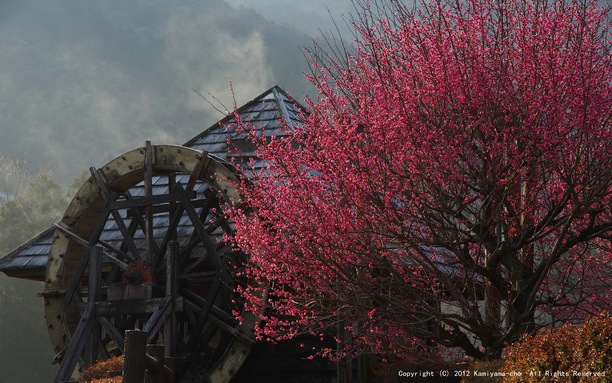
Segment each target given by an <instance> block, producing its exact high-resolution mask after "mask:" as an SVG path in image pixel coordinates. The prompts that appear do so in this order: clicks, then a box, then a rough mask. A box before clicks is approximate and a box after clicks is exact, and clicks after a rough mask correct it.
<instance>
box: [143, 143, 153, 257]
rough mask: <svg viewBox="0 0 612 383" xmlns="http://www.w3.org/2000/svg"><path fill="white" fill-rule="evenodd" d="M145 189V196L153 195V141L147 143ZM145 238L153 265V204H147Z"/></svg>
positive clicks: (148, 254) (148, 255)
mask: <svg viewBox="0 0 612 383" xmlns="http://www.w3.org/2000/svg"><path fill="white" fill-rule="evenodd" d="M144 189H145V197H148V198H150V197H151V196H152V195H153V148H152V147H151V141H147V142H146V143H145V153H144ZM145 227H146V232H145V238H146V240H147V257H146V260H147V262H148V263H149V265H153V264H154V262H155V258H154V257H155V253H154V250H153V249H154V247H153V242H154V241H155V238H153V210H152V206H151V205H147V206H145Z"/></svg>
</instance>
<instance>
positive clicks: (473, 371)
mask: <svg viewBox="0 0 612 383" xmlns="http://www.w3.org/2000/svg"><path fill="white" fill-rule="evenodd" d="M502 363H503V361H502V360H500V359H492V360H478V359H472V360H471V361H470V362H469V364H468V365H467V368H465V369H463V370H462V371H463V377H462V378H461V383H498V382H501V381H502V377H501V374H498V372H499V370H500V368H501V367H502Z"/></svg>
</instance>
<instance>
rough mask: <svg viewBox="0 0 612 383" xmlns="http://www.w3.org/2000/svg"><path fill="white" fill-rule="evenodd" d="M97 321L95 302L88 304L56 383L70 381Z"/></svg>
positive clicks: (65, 355) (56, 377)
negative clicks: (95, 320)
mask: <svg viewBox="0 0 612 383" xmlns="http://www.w3.org/2000/svg"><path fill="white" fill-rule="evenodd" d="M94 319H95V313H94V302H89V303H87V308H86V310H85V314H84V315H83V317H81V321H80V322H79V325H78V326H77V328H76V331H75V332H74V334H73V336H72V339H71V340H70V345H69V346H68V349H67V350H66V353H65V354H64V358H63V360H62V364H61V365H60V368H59V371H58V372H57V375H56V376H55V380H54V381H53V382H54V383H61V382H65V381H68V380H70V377H71V376H72V373H73V372H74V369H75V368H76V365H77V363H78V361H79V358H80V357H81V353H82V352H83V349H84V348H85V344H86V343H87V340H88V338H89V333H90V332H91V327H92V324H93V321H94Z"/></svg>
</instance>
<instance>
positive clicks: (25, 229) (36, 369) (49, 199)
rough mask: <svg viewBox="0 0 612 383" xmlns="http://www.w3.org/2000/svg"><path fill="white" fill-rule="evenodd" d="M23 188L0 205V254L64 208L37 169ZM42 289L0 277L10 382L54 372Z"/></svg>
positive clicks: (60, 195) (0, 345) (1, 351)
mask: <svg viewBox="0 0 612 383" xmlns="http://www.w3.org/2000/svg"><path fill="white" fill-rule="evenodd" d="M0 168H1V166H0ZM16 177H17V178H18V179H17V180H16V181H15V180H10V179H6V180H3V182H4V181H6V183H7V184H12V183H14V182H21V181H20V179H21V176H20V175H16ZM24 189H25V190H23V191H22V192H20V193H17V196H16V197H15V198H14V199H12V200H8V201H5V203H4V204H3V205H2V206H1V207H0V253H1V254H2V255H4V254H6V253H7V252H9V251H10V250H12V249H14V248H15V247H17V246H19V245H20V244H22V243H23V242H25V241H26V240H28V239H30V238H31V237H33V236H34V235H36V234H38V233H39V232H40V231H42V230H44V229H46V228H47V227H49V225H50V224H51V223H52V222H54V221H55V220H57V218H58V217H59V214H60V213H61V211H62V210H63V209H64V207H65V204H66V199H65V197H64V192H63V191H62V188H61V187H60V186H59V185H58V184H57V183H56V182H55V181H54V180H53V178H52V174H51V173H50V172H48V171H41V172H40V173H39V174H38V175H37V177H36V178H35V179H33V180H31V181H30V183H29V184H28V185H27V187H24ZM42 289H43V286H42V284H41V283H36V282H33V281H26V280H20V279H15V278H8V277H6V276H4V275H0V339H2V341H1V342H0V371H2V374H3V376H4V377H6V378H7V379H10V381H11V382H15V383H19V382H23V383H29V382H37V381H49V380H51V379H52V377H53V376H54V375H55V373H56V371H57V366H52V365H51V363H50V362H51V361H52V359H53V357H54V354H53V349H52V347H51V344H50V343H49V340H48V335H47V332H46V322H45V317H44V312H43V302H42V299H41V298H39V297H37V294H38V293H40V291H41V290H42ZM32 350H36V352H32ZM26 365H27V366H30V367H33V368H24V366H26Z"/></svg>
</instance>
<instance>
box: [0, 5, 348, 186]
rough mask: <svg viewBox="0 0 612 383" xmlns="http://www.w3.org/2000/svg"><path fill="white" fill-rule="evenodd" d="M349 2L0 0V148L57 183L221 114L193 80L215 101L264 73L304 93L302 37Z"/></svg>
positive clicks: (246, 94) (251, 92)
mask: <svg viewBox="0 0 612 383" xmlns="http://www.w3.org/2000/svg"><path fill="white" fill-rule="evenodd" d="M351 9H352V5H351V1H350V0H337V1H320V0H319V1H313V2H308V3H306V2H303V1H289V0H284V1H282V0H277V1H274V0H268V1H254V0H253V1H249V0H242V1H241V0H229V1H228V2H224V1H218V0H205V1H195V0H186V1H178V0H176V1H162V0H151V1H142V0H134V1H130V2H124V1H120V0H109V1H104V2H89V1H82V0H59V1H53V2H47V1H44V0H24V1H12V0H11V1H7V0H3V1H2V2H1V3H0V52H1V53H0V132H1V136H0V137H1V138H0V154H2V155H6V156H15V157H18V158H22V157H25V158H28V160H29V163H30V164H33V165H34V166H36V165H38V166H40V167H42V166H44V167H47V168H51V169H52V170H53V171H54V173H55V175H56V177H57V178H58V181H59V182H60V183H62V184H63V185H66V184H68V183H69V182H70V179H71V178H72V177H74V176H75V175H77V174H78V173H80V171H81V170H82V169H84V168H87V167H89V166H101V165H103V164H104V163H106V162H107V161H109V160H110V159H112V158H114V157H115V156H117V155H120V154H121V153H124V152H126V151H128V150H130V149H133V148H135V147H138V146H141V145H143V144H144V141H145V140H150V141H152V142H153V144H181V143H183V142H185V141H187V140H188V139H189V138H191V137H192V136H195V135H196V134H198V133H199V132H201V131H202V130H204V129H205V128H206V127H208V126H210V125H212V124H213V123H214V122H216V121H217V120H219V119H220V118H222V117H223V115H222V114H220V113H219V112H218V111H216V110H215V108H213V107H211V106H210V105H209V104H208V103H207V102H206V100H204V99H202V97H201V96H200V95H198V93H196V92H195V91H197V92H199V93H201V94H202V95H205V96H206V97H207V98H209V101H210V100H213V98H215V99H216V100H218V101H215V102H217V108H219V109H223V107H221V106H220V104H223V105H224V106H225V107H227V108H229V109H231V108H232V107H233V106H234V101H233V97H234V96H235V98H236V104H237V105H238V106H239V105H241V104H243V103H245V102H247V101H249V100H251V99H252V98H253V97H255V96H257V95H258V94H260V93H261V92H263V91H264V90H266V89H268V88H269V87H271V86H273V85H275V84H278V85H280V86H281V87H283V88H284V89H285V90H286V91H288V92H289V93H291V94H292V95H293V96H294V97H296V99H303V95H304V93H312V91H313V90H312V88H311V86H310V84H309V83H308V82H307V80H306V79H305V78H304V76H303V73H302V72H303V71H304V70H307V63H306V59H305V57H304V48H306V47H310V46H312V39H316V38H317V37H318V35H319V34H320V31H330V30H333V29H334V28H335V27H334V21H333V20H332V15H333V17H334V19H336V21H338V20H339V19H341V18H342V16H341V15H342V14H343V13H346V12H348V11H350V10H351ZM230 80H231V82H232V87H233V89H234V95H232V92H231V91H230ZM194 90H195V91H194ZM209 95H210V96H209ZM213 101H214V100H213Z"/></svg>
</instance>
